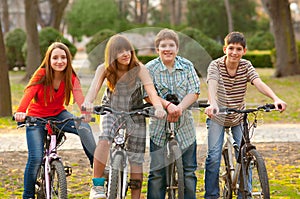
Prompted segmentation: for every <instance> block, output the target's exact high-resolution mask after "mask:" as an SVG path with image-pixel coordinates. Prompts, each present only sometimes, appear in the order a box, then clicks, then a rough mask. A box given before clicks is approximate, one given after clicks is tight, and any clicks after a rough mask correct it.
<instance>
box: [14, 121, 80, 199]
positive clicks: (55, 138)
mask: <svg viewBox="0 0 300 199" xmlns="http://www.w3.org/2000/svg"><path fill="white" fill-rule="evenodd" d="M82 119H83V117H72V118H66V119H64V120H61V121H58V120H55V119H54V118H41V117H31V116H26V118H25V122H24V123H22V124H19V125H18V128H21V127H25V126H37V125H44V126H45V130H46V131H47V133H46V135H45V139H44V155H43V160H42V164H41V166H40V168H39V171H38V174H37V179H36V184H35V189H36V190H35V191H36V195H37V198H38V199H45V198H46V199H53V198H59V199H66V198H68V194H67V179H66V177H67V176H70V175H71V174H72V168H71V167H70V166H64V164H63V161H62V159H61V157H60V156H59V155H58V153H57V149H58V148H59V147H60V146H61V145H62V144H63V143H64V142H65V141H66V136H65V132H64V131H62V129H63V127H64V126H65V125H66V124H67V123H68V122H69V121H74V122H75V125H76V127H78V126H79V124H80V122H81V120H82ZM58 125H63V126H62V127H60V128H59V127H58ZM76 127H75V126H72V128H76Z"/></svg>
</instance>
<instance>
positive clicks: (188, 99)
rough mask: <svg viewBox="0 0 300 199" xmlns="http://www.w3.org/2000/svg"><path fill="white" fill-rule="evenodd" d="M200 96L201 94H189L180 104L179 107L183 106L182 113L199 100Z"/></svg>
mask: <svg viewBox="0 0 300 199" xmlns="http://www.w3.org/2000/svg"><path fill="white" fill-rule="evenodd" d="M198 96H199V94H195V93H190V94H187V95H186V96H185V97H184V98H183V99H182V101H181V102H180V103H179V106H181V108H182V111H184V110H186V109H187V108H189V107H190V106H191V105H192V104H193V103H194V102H195V101H196V100H197V99H198Z"/></svg>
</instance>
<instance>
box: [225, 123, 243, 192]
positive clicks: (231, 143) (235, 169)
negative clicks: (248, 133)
mask: <svg viewBox="0 0 300 199" xmlns="http://www.w3.org/2000/svg"><path fill="white" fill-rule="evenodd" d="M225 132H226V134H227V135H228V136H227V141H226V144H225V147H224V149H227V153H228V155H227V157H228V164H229V165H228V168H229V175H230V178H231V183H232V184H231V187H232V190H233V191H234V192H235V193H237V190H238V177H239V174H240V170H241V164H240V163H239V162H238V161H236V165H235V166H234V163H233V162H234V161H233V155H232V154H235V153H239V146H238V145H237V143H236V142H235V140H234V139H233V137H232V135H231V134H230V133H229V128H225ZM233 149H234V151H233Z"/></svg>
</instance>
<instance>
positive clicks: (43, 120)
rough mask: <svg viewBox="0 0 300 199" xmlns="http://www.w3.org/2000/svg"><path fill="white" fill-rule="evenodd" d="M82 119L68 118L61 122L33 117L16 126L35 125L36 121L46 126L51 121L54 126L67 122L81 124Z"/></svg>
mask: <svg viewBox="0 0 300 199" xmlns="http://www.w3.org/2000/svg"><path fill="white" fill-rule="evenodd" d="M83 119H84V117H83V116H81V117H69V118H66V119H63V120H54V119H49V118H48V119H47V118H42V117H33V116H26V117H25V121H24V122H21V124H20V125H18V127H19V128H20V127H24V126H25V125H26V124H29V125H35V124H36V123H37V121H40V122H41V123H42V124H47V123H48V121H51V123H52V124H55V125H59V124H65V123H67V122H69V121H75V122H81V120H83ZM13 120H14V118H13Z"/></svg>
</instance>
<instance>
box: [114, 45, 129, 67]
mask: <svg viewBox="0 0 300 199" xmlns="http://www.w3.org/2000/svg"><path fill="white" fill-rule="evenodd" d="M130 60H131V51H130V50H125V49H124V50H122V51H120V52H118V53H117V62H118V64H120V65H123V66H128V65H129V63H130Z"/></svg>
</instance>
